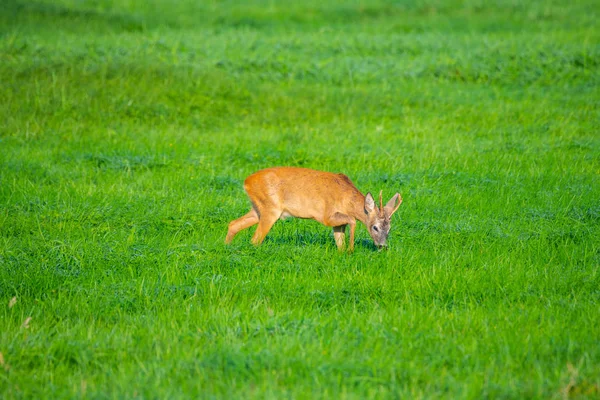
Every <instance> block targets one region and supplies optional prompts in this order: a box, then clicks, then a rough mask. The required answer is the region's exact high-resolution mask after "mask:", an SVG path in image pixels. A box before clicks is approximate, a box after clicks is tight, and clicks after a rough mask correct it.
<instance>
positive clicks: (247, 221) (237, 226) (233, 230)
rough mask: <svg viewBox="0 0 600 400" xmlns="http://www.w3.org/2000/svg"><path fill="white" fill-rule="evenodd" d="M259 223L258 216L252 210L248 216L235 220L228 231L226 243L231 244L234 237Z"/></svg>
mask: <svg viewBox="0 0 600 400" xmlns="http://www.w3.org/2000/svg"><path fill="white" fill-rule="evenodd" d="M257 223H258V214H257V213H256V211H255V210H254V208H253V209H252V210H250V211H249V212H248V213H247V214H246V215H244V216H243V217H240V218H238V219H236V220H233V221H231V222H230V223H229V229H227V236H226V237H225V243H231V241H232V240H233V238H234V236H235V235H237V233H238V232H239V231H241V230H244V229H246V228H250V227H251V226H252V225H255V224H257Z"/></svg>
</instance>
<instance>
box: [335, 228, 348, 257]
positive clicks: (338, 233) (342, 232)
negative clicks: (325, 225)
mask: <svg viewBox="0 0 600 400" xmlns="http://www.w3.org/2000/svg"><path fill="white" fill-rule="evenodd" d="M333 238H334V239H335V244H336V246H337V248H338V250H339V251H343V250H344V247H346V225H340V226H334V227H333Z"/></svg>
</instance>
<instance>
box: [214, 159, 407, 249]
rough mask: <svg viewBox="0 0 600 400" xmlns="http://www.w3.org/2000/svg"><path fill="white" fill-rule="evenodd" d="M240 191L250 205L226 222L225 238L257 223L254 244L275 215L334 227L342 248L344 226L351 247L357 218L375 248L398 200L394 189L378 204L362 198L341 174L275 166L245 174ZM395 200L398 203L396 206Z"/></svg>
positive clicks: (384, 236) (385, 233)
mask: <svg viewBox="0 0 600 400" xmlns="http://www.w3.org/2000/svg"><path fill="white" fill-rule="evenodd" d="M244 190H245V191H246V194H247V195H248V197H249V198H250V201H251V202H252V209H251V210H250V211H249V212H248V213H247V214H246V215H244V216H242V217H241V218H238V219H236V220H234V221H231V223H230V224H229V229H228V231H227V237H226V238H225V242H226V243H229V242H231V240H233V237H234V236H235V235H236V234H237V233H238V232H239V231H241V230H243V229H246V228H249V227H250V226H252V225H255V224H258V228H257V229H256V232H255V233H254V236H253V237H252V243H254V244H256V245H259V244H261V243H262V241H263V240H264V238H265V236H266V235H267V233H268V232H269V230H271V227H272V226H273V224H274V223H275V222H276V221H277V220H278V219H283V218H286V217H290V216H293V217H297V218H310V219H314V220H316V221H318V222H320V223H322V224H323V225H325V226H330V227H332V228H333V232H334V238H335V242H336V245H337V246H338V248H339V249H340V250H342V249H343V248H344V246H345V231H346V226H350V250H352V249H353V248H354V231H355V228H356V221H357V220H358V221H361V222H362V223H364V224H365V225H366V226H367V229H369V233H370V234H371V236H372V237H373V240H374V242H375V244H376V245H378V246H380V247H381V246H385V244H386V239H387V236H388V234H389V219H390V217H391V215H392V214H393V213H394V212H395V211H396V210H397V209H398V207H399V206H400V204H401V203H402V198H401V197H400V195H399V194H398V193H396V195H394V197H392V199H391V200H390V201H389V202H388V204H386V206H385V207H383V205H382V203H381V194H380V208H379V209H378V208H377V206H376V205H375V202H374V199H373V196H372V195H371V194H370V193H368V194H367V196H364V195H363V194H362V193H361V192H360V191H359V190H358V189H357V188H356V186H354V184H353V183H352V182H351V181H350V179H349V178H348V177H347V176H346V175H344V174H334V173H331V172H322V171H315V170H312V169H307V168H296V167H275V168H267V169H263V170H261V171H258V172H256V173H254V174H252V175H250V176H249V177H248V178H246V180H245V181H244ZM396 203H397V204H396Z"/></svg>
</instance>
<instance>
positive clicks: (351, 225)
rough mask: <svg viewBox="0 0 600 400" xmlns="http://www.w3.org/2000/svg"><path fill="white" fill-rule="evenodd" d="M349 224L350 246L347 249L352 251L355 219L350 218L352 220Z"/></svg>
mask: <svg viewBox="0 0 600 400" xmlns="http://www.w3.org/2000/svg"><path fill="white" fill-rule="evenodd" d="M349 225H350V248H349V251H350V252H352V251H354V230H355V229H356V221H355V220H352V222H350V223H349Z"/></svg>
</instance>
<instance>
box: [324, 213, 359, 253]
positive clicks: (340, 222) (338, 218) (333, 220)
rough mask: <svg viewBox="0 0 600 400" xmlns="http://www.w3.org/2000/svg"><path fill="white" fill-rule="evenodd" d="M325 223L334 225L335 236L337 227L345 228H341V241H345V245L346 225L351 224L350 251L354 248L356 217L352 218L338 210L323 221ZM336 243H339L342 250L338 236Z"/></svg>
mask: <svg viewBox="0 0 600 400" xmlns="http://www.w3.org/2000/svg"><path fill="white" fill-rule="evenodd" d="M323 222H324V223H325V225H327V226H332V227H333V231H334V236H335V233H336V228H341V227H342V226H343V228H341V230H340V231H338V232H339V235H338V236H340V235H341V238H342V240H341V242H342V243H344V245H345V240H344V239H345V230H346V225H350V251H352V250H354V228H355V227H356V220H355V219H354V218H352V217H351V216H349V215H346V214H342V213H339V212H336V213H334V214H332V215H330V216H329V217H328V218H327V219H326V220H325V221H323ZM335 244H337V245H338V249H339V250H342V248H340V245H339V244H338V238H337V237H336V238H335Z"/></svg>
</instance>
